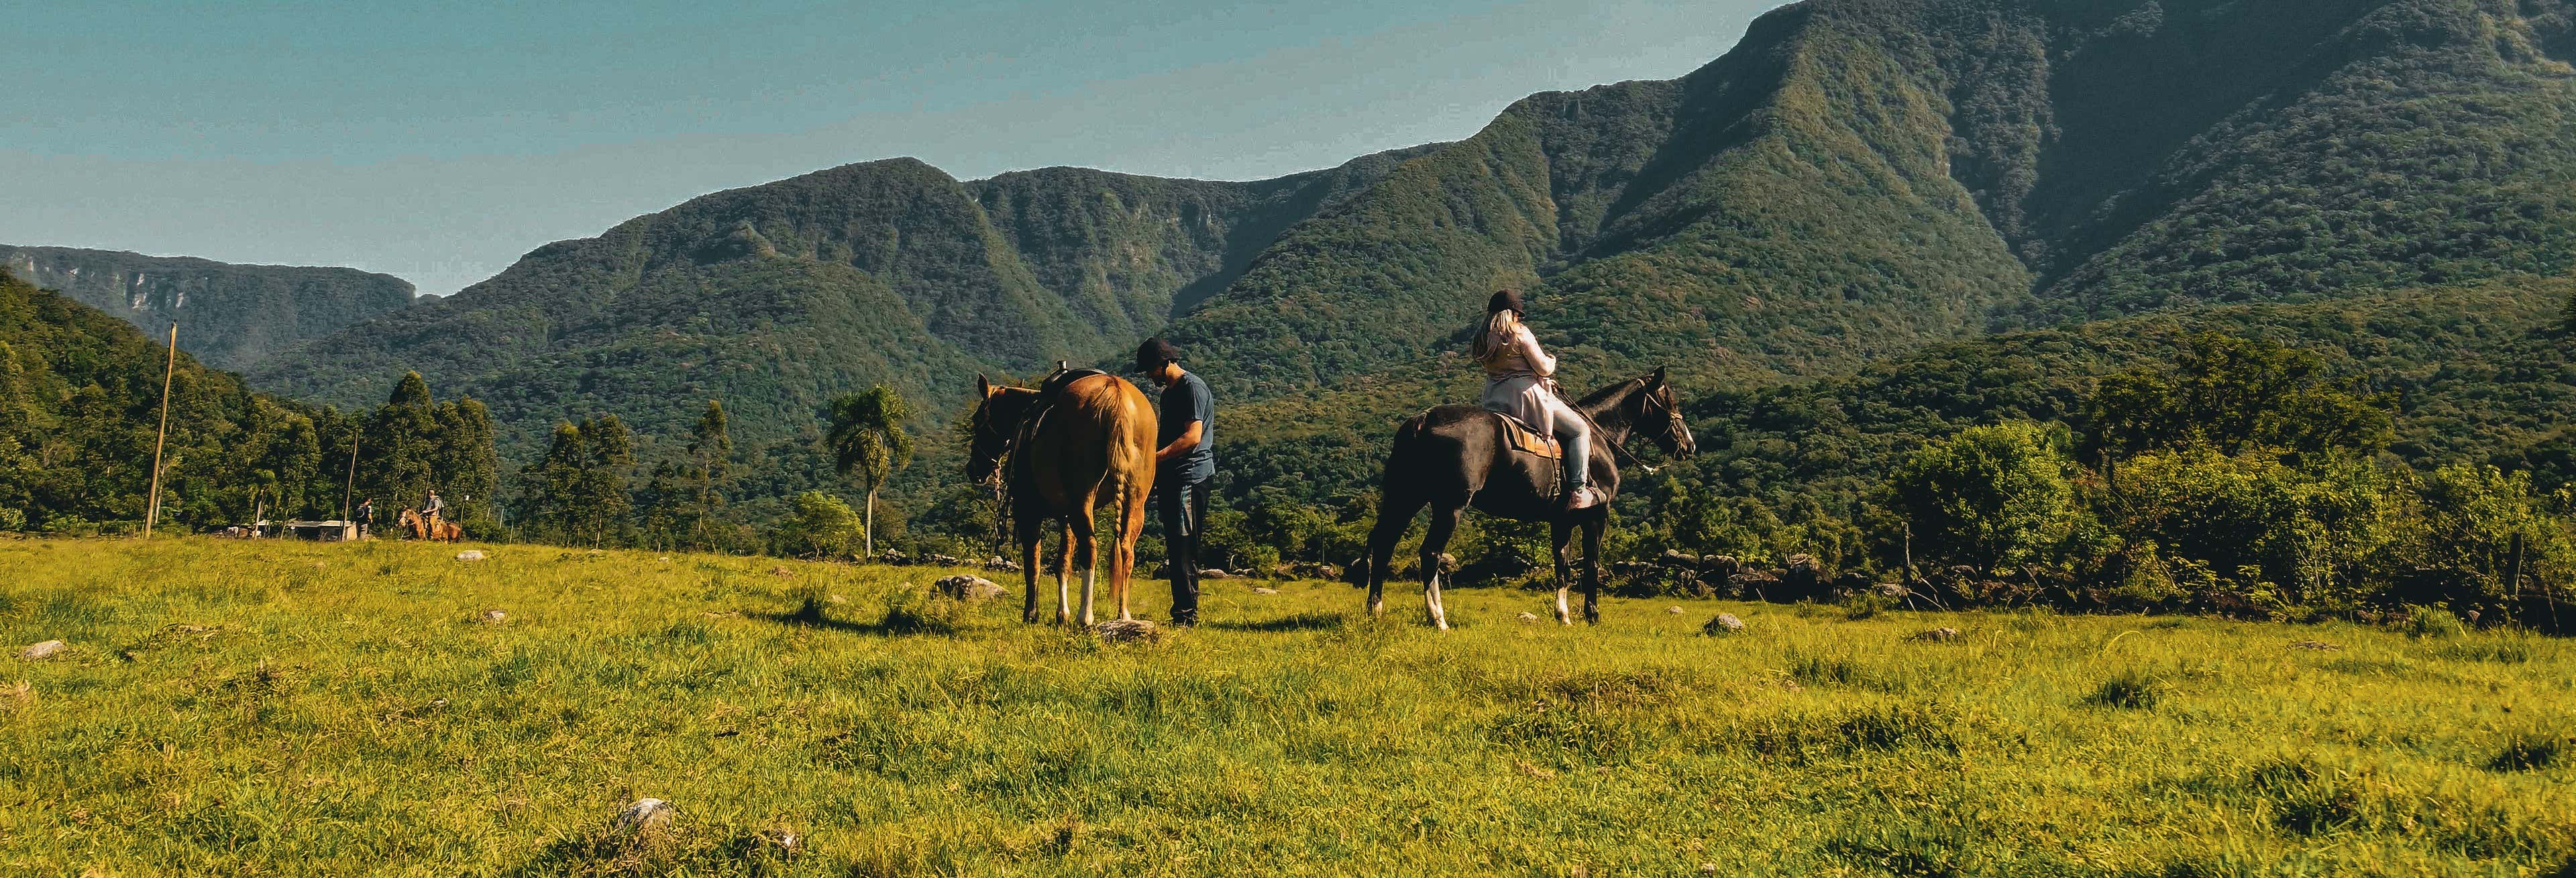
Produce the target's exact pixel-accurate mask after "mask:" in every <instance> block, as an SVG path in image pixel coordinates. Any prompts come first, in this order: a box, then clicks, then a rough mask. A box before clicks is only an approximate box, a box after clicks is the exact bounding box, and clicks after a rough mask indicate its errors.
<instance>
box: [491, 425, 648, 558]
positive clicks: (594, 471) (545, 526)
mask: <svg viewBox="0 0 2576 878" xmlns="http://www.w3.org/2000/svg"><path fill="white" fill-rule="evenodd" d="M634 463H635V455H634V448H633V445H632V438H631V437H630V436H629V435H628V434H627V431H626V424H625V423H624V422H622V421H619V420H618V419H617V416H616V415H601V416H598V417H593V418H589V419H586V420H584V421H582V422H581V423H579V424H575V423H573V422H571V421H564V422H561V423H558V424H556V425H555V433H554V441H553V442H552V443H550V444H549V445H548V446H547V447H546V453H545V456H544V457H542V458H539V459H537V461H536V462H534V463H530V464H529V465H528V466H527V468H525V469H523V470H520V475H519V481H520V493H521V503H522V511H521V513H520V518H521V520H523V521H525V522H527V526H528V528H529V529H530V530H532V531H535V532H536V533H538V534H541V535H544V536H549V537H552V538H554V539H558V540H563V541H566V542H571V543H577V544H579V543H587V544H589V545H592V546H598V545H603V544H606V543H609V542H612V541H623V540H624V539H625V537H626V536H627V521H626V516H627V512H628V511H629V510H630V509H631V508H632V502H631V500H630V499H629V498H628V497H627V494H626V470H627V468H629V467H631V466H633V465H634Z"/></svg>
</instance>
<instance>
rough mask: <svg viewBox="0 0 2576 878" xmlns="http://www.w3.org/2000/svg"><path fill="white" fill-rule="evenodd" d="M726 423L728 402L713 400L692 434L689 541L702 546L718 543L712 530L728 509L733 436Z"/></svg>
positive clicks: (709, 401) (690, 449)
mask: <svg viewBox="0 0 2576 878" xmlns="http://www.w3.org/2000/svg"><path fill="white" fill-rule="evenodd" d="M725 423H726V420H725V410H724V403H723V402H722V401H719V400H713V399H710V400H707V411H706V413H705V414H702V415H699V416H698V423H697V425H696V426H695V427H693V428H691V429H690V431H689V448H688V451H689V473H688V475H689V478H690V485H689V511H690V512H691V513H692V515H691V518H690V522H689V538H690V540H691V542H692V544H693V545H696V546H699V547H706V546H712V545H714V544H716V543H717V542H718V541H717V540H716V539H715V537H714V534H713V533H712V531H713V529H714V526H715V521H716V519H717V517H718V515H719V510H721V509H723V508H724V504H725V496H724V481H725V476H726V474H727V473H726V470H727V469H728V468H729V467H728V463H729V459H730V458H731V457H732V456H733V436H732V435H731V434H730V433H728V432H726V429H725Z"/></svg>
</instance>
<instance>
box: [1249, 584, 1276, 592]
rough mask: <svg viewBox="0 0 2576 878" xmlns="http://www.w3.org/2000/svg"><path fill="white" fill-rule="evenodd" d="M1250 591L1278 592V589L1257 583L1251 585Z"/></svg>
mask: <svg viewBox="0 0 2576 878" xmlns="http://www.w3.org/2000/svg"><path fill="white" fill-rule="evenodd" d="M1252 593H1253V594H1278V593H1279V590H1278V589H1275V588H1268V587H1264V586H1258V585H1256V586H1253V587H1252Z"/></svg>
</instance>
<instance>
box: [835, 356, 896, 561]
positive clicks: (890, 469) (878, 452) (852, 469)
mask: <svg viewBox="0 0 2576 878" xmlns="http://www.w3.org/2000/svg"><path fill="white" fill-rule="evenodd" d="M907 416H908V413H907V412H906V411H905V410H904V404H903V396H902V395H900V394H897V393H895V392H894V388H891V387H887V386H885V385H883V384H879V385H877V386H875V387H871V388H868V392H866V393H856V394H845V395H843V396H841V397H840V398H838V399H835V400H832V410H831V424H832V427H831V431H830V432H829V433H826V434H824V436H823V444H824V445H825V446H826V447H828V448H829V449H831V452H832V465H833V467H834V468H835V469H838V470H839V471H840V473H841V475H843V476H857V477H858V479H859V483H860V484H861V485H862V486H864V487H865V488H867V491H868V509H867V517H866V518H865V519H864V520H863V522H862V523H861V526H860V531H859V534H860V543H861V547H862V548H863V550H864V551H865V553H866V554H868V555H870V556H874V555H875V554H876V551H877V546H876V522H877V488H879V487H881V486H883V485H884V484H885V480H886V477H887V476H889V475H893V474H894V471H895V470H898V469H902V468H903V465H904V464H905V463H908V462H910V461H911V460H912V437H911V436H910V435H908V434H906V433H905V432H904V430H903V421H904V418H906V417H907Z"/></svg>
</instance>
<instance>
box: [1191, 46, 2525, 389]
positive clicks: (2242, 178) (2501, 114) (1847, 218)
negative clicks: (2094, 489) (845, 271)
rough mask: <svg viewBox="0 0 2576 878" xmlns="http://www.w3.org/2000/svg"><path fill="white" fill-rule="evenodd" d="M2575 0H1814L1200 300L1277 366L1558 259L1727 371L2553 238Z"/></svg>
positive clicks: (1394, 340)
mask: <svg viewBox="0 0 2576 878" xmlns="http://www.w3.org/2000/svg"><path fill="white" fill-rule="evenodd" d="M2570 20H2571V16H2570V13H2569V11H2568V6H2567V5H2566V4H2564V3H2560V2H2554V0H2534V2H2530V3H2523V4H2520V5H2518V6H2512V7H2509V8H2508V7H2505V6H2502V5H2499V4H2493V3H2484V4H2482V3H2477V2H2474V0H2398V2H2369V3H2353V2H2306V3H2289V4H2246V3H2223V2H2173V3H2161V2H2123V3H2108V4H2105V3H2092V2H2085V3H2072V2H2069V3H2036V4H2021V3H1997V2H1971V0H1916V2H1870V3H1862V2H1830V0H1815V2H1808V3H1801V4H1797V5H1794V6H1790V7H1786V8H1783V9H1781V10H1779V11H1776V12H1774V13H1772V14H1770V15H1768V16H1765V17H1764V18H1763V19H1762V20H1761V21H1759V22H1757V23H1756V24H1755V25H1754V26H1753V28H1752V29H1751V30H1750V31H1749V32H1748V33H1747V34H1746V35H1745V38H1744V40H1743V42H1742V43H1740V44H1739V45H1738V46H1737V47H1736V49H1735V50H1734V51H1732V52H1730V53H1728V55H1727V56H1726V57H1725V58H1722V59H1719V60H1718V61H1716V62H1714V63H1712V64H1710V65H1709V66H1708V67H1706V68H1703V69H1701V70H1699V71H1696V72H1694V73H1692V74H1691V75H1689V76H1687V77H1684V78H1682V79H1680V80H1677V81H1674V82H1668V83H1625V84H1621V85H1617V86H1604V87H1601V88H1596V89H1591V90H1589V91H1585V92H1580V93H1565V94H1546V95H1539V96H1534V97H1532V98H1530V99H1527V100H1525V101H1522V102H1521V103H1519V104H1516V105H1514V106H1513V107H1512V108H1511V109H1509V110H1507V111H1505V112H1504V113H1503V115H1502V116H1501V118H1499V119H1497V120H1496V121H1495V122H1494V123H1493V124H1492V125H1491V126H1489V127H1488V128H1487V129H1486V130H1485V131H1483V132H1481V133H1479V134H1478V135H1476V136H1475V137H1472V138H1469V139H1468V140H1465V141H1461V142H1459V143H1456V144H1452V145H1449V146H1446V147H1442V148H1440V149H1438V150H1436V151H1435V152H1433V153H1432V154H1431V155H1429V156H1426V157H1424V158H1423V159H1421V160H1418V161H1415V162H1412V163H1408V164H1407V165H1406V166H1405V168H1403V169H1401V170H1400V171H1398V172H1397V173H1396V174H1395V175H1393V176H1391V177H1389V178H1388V179H1387V180H1386V181H1385V182H1383V183H1381V184H1380V185H1379V186H1377V187H1376V188H1375V189H1373V190H1372V191H1370V192H1369V193H1367V194H1366V195H1364V196H1362V197H1359V198H1354V199H1353V200H1352V201H1351V202H1350V203H1348V204H1347V205H1345V206H1343V207H1342V208H1340V209H1337V210H1334V211H1330V212H1328V213H1327V214H1325V215H1323V216H1319V217H1318V218H1316V219H1315V220H1312V221H1310V222H1308V223H1306V224H1304V225H1302V226H1300V227H1298V228H1297V229H1293V230H1291V231H1290V233H1289V234H1288V235H1286V236H1285V237H1283V238H1282V240H1281V242H1280V243H1279V244H1278V245H1275V246H1274V248H1273V252H1272V253H1270V254H1267V255H1265V257H1264V259H1263V260H1262V261H1261V262H1259V263H1257V264H1256V265H1255V267H1254V269H1253V270H1252V271H1251V272H1249V273H1248V274H1247V275H1246V276H1245V277H1244V278H1243V279H1242V280H1239V281H1237V282H1236V283H1235V284H1234V285H1233V286H1232V287H1230V288H1229V289H1228V290H1227V291H1226V292H1225V293H1224V294H1222V295H1221V296H1219V297H1218V298H1217V299H1215V300H1213V301H1211V302H1210V303H1209V304H1208V305H1206V306H1203V307H1201V308H1199V309H1197V310H1195V311H1193V312H1191V313H1190V314H1189V315H1187V316H1186V317H1184V318H1183V319H1182V320H1181V321H1179V323H1178V325H1176V326H1175V328H1174V334H1175V335H1177V336H1180V337H1181V338H1183V339H1186V340H1188V341H1191V342H1195V343H1197V345H1198V346H1200V347H1203V348H1205V349H1207V350H1208V351H1209V352H1210V353H1209V356H1208V357H1207V359H1209V360H1210V361H1211V362H1216V363H1223V364H1225V365H1226V366H1227V367H1228V368H1227V371H1228V372H1230V373H1231V374H1230V377H1227V378H1221V379H1219V383H1220V386H1221V387H1226V388H1229V389H1232V390H1235V391H1237V392H1239V393H1241V392H1248V393H1250V394H1251V395H1254V396H1262V397H1266V396H1273V395H1277V394H1281V393H1288V392H1302V390H1303V389H1305V388H1312V387H1324V386H1331V385H1332V384H1334V383H1335V382H1337V381H1338V380H1340V379H1341V378H1343V377H1344V376H1348V375H1353V374H1361V373H1370V372H1376V371H1380V370H1384V369H1386V368H1388V367H1390V366H1392V365H1394V364H1398V363H1406V362H1409V361H1412V360H1414V359H1416V358H1418V357H1421V356H1423V355H1426V354H1430V353H1435V352H1438V351H1441V350H1454V349H1455V348H1457V347H1458V344H1457V339H1456V338H1455V336H1456V335H1457V334H1458V332H1459V331H1460V329H1461V328H1462V327H1463V326H1464V325H1465V324H1466V323H1467V322H1468V321H1469V320H1471V319H1472V318H1473V316H1474V314H1475V311H1476V309H1477V307H1478V306H1479V305H1480V303H1481V302H1482V301H1483V298H1484V293H1485V292H1487V291H1489V290H1490V289H1491V288H1493V287H1496V286H1531V285H1535V286H1538V287H1539V288H1540V292H1539V293H1538V294H1537V295H1535V296H1533V297H1532V301H1533V304H1534V307H1535V308H1537V309H1538V310H1539V311H1540V312H1541V314H1542V317H1543V318H1546V319H1550V320H1551V321H1552V322H1551V324H1550V325H1551V327H1552V328H1553V329H1555V330H1556V332H1555V333H1554V336H1555V337H1554V339H1553V340H1554V341H1555V342H1556V343H1557V344H1558V345H1559V346H1561V347H1564V348H1567V349H1569V350H1572V351H1575V352H1576V353H1577V354H1578V355H1598V356H1599V357H1601V358H1604V359H1607V360H1609V361H1611V362H1614V363H1618V364H1621V365H1622V367H1623V368H1624V367H1625V366H1626V365H1627V364H1638V363H1656V362H1669V363H1670V364H1672V365H1674V366H1676V367H1679V368H1681V369H1682V370H1683V371H1684V372H1685V373H1686V374H1688V375H1692V376H1698V377H1700V379H1701V380H1700V381H1699V382H1695V383H1702V384H1705V383H1706V379H1707V378H1708V377H1710V376H1718V375H1726V376H1748V375H1749V376H1755V377H1760V376H1763V375H1766V374H1770V375H1779V374H1788V375H1796V374H1816V373H1819V372H1823V371H1830V370H1834V369H1838V368H1845V367H1848V366H1851V365H1855V364H1857V363H1859V362H1862V361H1865V360H1868V359H1871V358H1874V357H1879V356H1885V355H1888V354H1893V353H1899V352H1902V351H1904V350H1907V349H1909V348H1911V347H1912V346H1914V345H1916V344H1919V343H1921V342H1922V341H1925V340H1936V339H1940V338H1943V337H1948V336H1956V335H1961V334H1965V333H1967V332H1971V331H1974V330H1978V329H1983V328H1985V327H1987V326H1988V325H1989V322H1990V319H1992V320H1997V321H2000V322H2001V323H2002V324H2003V325H2012V324H2016V323H2030V322H2055V321H2060V320H2065V319H2069V318H2075V319H2085V318H2093V317H2102V316H2114V315H2117V314H2120V313H2127V312H2136V311H2143V310H2152V309H2155V308H2161V307H2175V306H2185V305H2190V304H2193V303H2196V302H2225V301H2240V300H2248V299H2271V298H2283V297H2293V296H2302V295H2315V294H2340V293H2342V292H2344V291H2348V290H2353V289H2366V288H2372V287H2392V286H2409V285H2423V284H2439V283H2452V282H2457V281H2460V280H2464V279H2472V278H2477V277H2483V276H2491V275H2495V274H2498V273H2503V272H2512V271H2538V272H2551V271H2556V270H2558V269H2561V268H2565V267H2567V266H2568V265H2570V264H2571V257H2572V256H2576V209H2571V208H2576V188H2571V187H2570V185H2569V184H2570V182H2576V128H2572V127H2571V125H2576V119H2571V118H2569V117H2568V115H2567V114H2566V113H2565V109H2566V108H2567V107H2568V106H2570V105H2571V98H2576V91H2571V90H2570V89H2571V88H2576V73H2571V71H2570V69H2569V67H2568V65H2567V64H2566V62H2565V57H2566V54H2567V51H2568V49H2569V45H2570V44H2569V40H2570V39H2571V37H2570V35H2569V27H2570V25H2569V22H2570ZM2016 255H2017V256H2018V258H2016ZM2032 293H2036V295H2030V294H2032ZM1999 306H2000V307H1999ZM1998 312H1999V313H1998ZM1686 380H1687V379H1686Z"/></svg>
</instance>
